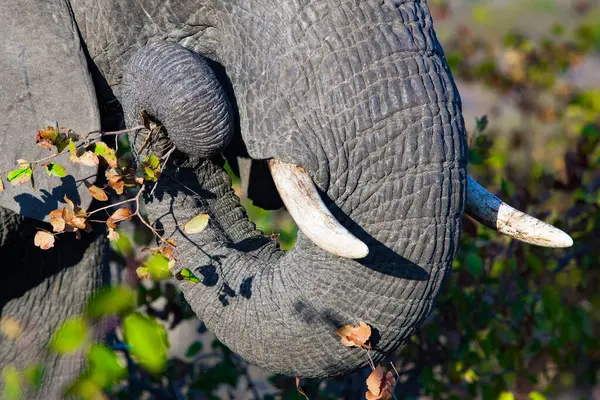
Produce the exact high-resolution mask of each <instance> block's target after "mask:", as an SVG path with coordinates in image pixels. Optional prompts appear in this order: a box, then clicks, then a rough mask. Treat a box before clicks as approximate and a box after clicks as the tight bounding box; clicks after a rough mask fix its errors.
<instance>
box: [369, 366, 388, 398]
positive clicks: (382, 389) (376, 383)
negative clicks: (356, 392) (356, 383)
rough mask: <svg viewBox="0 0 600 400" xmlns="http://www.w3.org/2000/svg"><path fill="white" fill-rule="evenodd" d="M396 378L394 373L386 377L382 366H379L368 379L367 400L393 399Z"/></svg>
mask: <svg viewBox="0 0 600 400" xmlns="http://www.w3.org/2000/svg"><path fill="white" fill-rule="evenodd" d="M395 384H396V378H394V374H392V372H391V371H390V372H388V373H387V374H385V375H384V373H383V369H382V368H381V366H377V368H375V369H374V370H373V372H371V374H370V375H369V377H368V378H367V389H368V390H367V393H365V397H366V398H367V400H389V399H391V398H392V393H393V390H394V385H395Z"/></svg>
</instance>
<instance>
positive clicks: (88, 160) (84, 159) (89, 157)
mask: <svg viewBox="0 0 600 400" xmlns="http://www.w3.org/2000/svg"><path fill="white" fill-rule="evenodd" d="M69 160H71V161H72V162H74V163H79V164H82V165H86V166H88V167H95V166H96V165H98V164H100V159H99V158H98V155H97V154H95V153H94V152H93V151H89V150H88V151H86V152H85V153H83V154H82V155H81V156H79V157H76V156H73V155H72V156H71V157H70V158H69Z"/></svg>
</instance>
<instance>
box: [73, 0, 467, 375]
mask: <svg viewBox="0 0 600 400" xmlns="http://www.w3.org/2000/svg"><path fill="white" fill-rule="evenodd" d="M70 4H71V6H72V10H73V14H74V17H75V21H76V23H77V26H78V28H79V30H80V32H81V35H82V38H83V40H84V41H85V43H86V46H87V50H88V51H89V55H90V57H91V59H92V60H93V64H91V68H92V69H93V70H94V71H95V69H96V68H97V69H98V72H99V73H100V74H97V75H95V78H96V80H95V84H96V88H97V89H98V92H99V93H98V98H100V99H101V102H100V108H101V110H103V109H104V108H103V107H104V106H105V105H109V104H114V103H115V101H114V99H113V98H112V97H111V96H112V94H113V93H114V95H115V98H116V99H117V100H119V101H120V102H121V103H122V105H123V109H124V110H125V112H126V113H127V120H128V121H129V123H130V124H135V123H137V120H138V115H137V114H138V111H139V110H140V109H147V110H161V111H160V112H162V113H164V114H163V115H165V116H170V117H171V118H172V116H173V115H174V116H178V117H176V118H175V119H174V121H175V126H169V125H167V124H166V123H165V129H166V132H167V134H166V135H163V136H161V137H160V138H159V140H157V141H156V142H155V143H153V145H152V146H151V148H150V149H152V150H155V151H157V152H160V153H161V154H162V153H164V151H165V150H166V149H167V148H168V146H169V145H170V143H171V142H172V143H175V144H179V146H180V147H178V151H177V152H175V153H173V154H172V155H171V157H170V159H169V160H170V164H169V165H168V166H167V168H166V169H165V174H164V175H163V177H161V179H160V182H159V187H158V188H157V189H156V190H155V192H154V196H152V197H147V198H146V199H145V200H146V201H147V209H148V213H149V217H150V219H151V220H152V221H156V223H157V226H159V227H163V228H164V229H165V232H166V233H165V235H167V236H172V237H173V238H175V239H176V240H177V243H178V246H177V253H178V256H177V257H178V265H177V268H184V267H186V268H190V269H192V270H193V271H194V272H195V273H196V274H197V275H198V276H200V277H201V278H202V283H200V284H197V285H191V284H188V283H185V282H184V283H181V284H180V286H181V288H182V290H183V291H184V294H185V296H186V298H187V300H188V301H189V303H190V305H191V306H192V308H193V309H194V311H195V312H196V313H197V315H198V317H199V318H201V319H203V320H204V321H205V322H206V324H207V326H208V327H209V329H211V330H212V331H214V332H215V333H216V334H217V336H218V337H219V338H220V339H221V340H222V341H223V342H224V343H225V344H227V345H228V346H230V347H231V348H232V350H234V351H236V352H238V353H239V354H241V355H242V356H243V357H245V358H247V359H248V360H250V361H251V362H254V363H257V364H258V365H260V366H262V367H265V368H267V369H268V370H270V371H272V372H279V373H284V374H288V375H291V376H303V377H322V376H329V375H337V374H343V373H348V372H351V371H353V370H355V369H357V368H359V367H361V366H364V365H366V363H367V359H366V357H365V353H364V351H362V350H359V349H349V348H346V347H343V346H341V344H340V340H339V337H337V336H336V335H335V330H336V329H337V328H338V327H340V326H341V325H344V324H357V323H358V322H359V321H365V322H367V323H368V324H370V325H371V326H372V327H373V332H374V333H373V347H374V351H373V355H374V358H375V361H378V360H381V359H382V358H383V357H384V356H385V355H386V354H389V353H390V352H391V351H392V350H394V349H395V348H397V347H398V346H399V345H400V344H402V342H403V341H404V340H406V339H407V338H408V337H409V335H410V334H411V333H412V332H413V331H414V329H415V328H416V327H417V326H418V325H419V323H421V322H422V321H423V320H424V319H425V317H426V316H427V315H428V314H429V312H430V311H431V308H432V306H433V304H434V302H435V298H436V296H437V294H438V292H439V290H440V287H441V285H442V283H443V281H444V278H445V277H446V276H447V274H448V273H449V271H450V267H451V265H452V260H453V258H454V255H455V252H456V248H457V245H458V239H459V236H460V231H461V218H462V214H463V210H464V202H465V188H466V178H467V176H466V164H467V145H466V141H465V132H464V123H463V119H462V115H461V105H460V98H459V96H458V93H457V90H456V87H455V85H454V82H453V80H452V77H451V75H450V71H449V69H448V66H447V64H446V61H445V59H444V55H443V51H442V49H441V47H440V45H439V43H438V41H437V39H436V36H435V33H434V31H433V27H432V21H431V16H430V13H429V9H428V6H427V4H426V2H425V1H424V0H419V1H391V0H381V1H373V0H322V1H308V0H284V1H282V0H278V1H274V0H271V1H269V0H253V1H251V0H239V1H238V0H200V1H183V0H180V1H171V2H165V1H162V0H146V1H143V2H139V1H134V0H118V1H117V0H93V1H91V0H71V2H70ZM163 42H174V43H175V44H171V45H164V43H163ZM181 46H183V47H185V48H187V49H189V50H191V51H193V52H195V53H197V54H202V55H204V56H206V58H200V57H198V56H197V55H194V54H193V53H191V52H187V53H186V50H183V49H182V48H181ZM207 66H209V67H210V69H212V72H211V71H210V69H207ZM190 71H192V72H190ZM203 71H204V72H203ZM140 74H145V75H144V76H147V77H149V78H148V79H146V80H144V81H143V82H141V81H138V80H136V79H139V76H140ZM199 74H200V75H199ZM165 82H168V84H165ZM215 82H218V83H220V85H223V88H222V89H221V88H220V86H219V85H215ZM109 86H110V88H109ZM223 93H225V94H226V98H224V97H223ZM175 100H177V101H175ZM198 101H201V102H202V103H198V104H197V107H196V108H197V112H198V114H197V115H196V114H193V112H194V111H193V110H189V109H187V108H185V107H184V105H186V104H188V102H192V104H193V102H198ZM211 110H220V111H219V112H215V114H211ZM155 112H157V111H155ZM190 113H192V114H190ZM211 115H212V117H211ZM102 117H103V118H104V117H105V115H102ZM154 117H155V118H157V119H159V120H160V119H161V118H164V117H162V116H161V117H159V116H156V115H155V116H154ZM221 117H223V118H224V119H221ZM107 118H110V117H107ZM230 118H231V119H230ZM211 121H220V122H219V123H211ZM187 122H190V124H188V125H186V123H187ZM226 126H229V127H230V128H225V129H222V128H223V127H226ZM199 128H201V131H198V129H199ZM227 129H233V132H234V133H235V134H236V136H235V137H234V139H233V140H234V142H232V145H231V146H230V147H231V148H233V150H232V149H228V151H233V152H234V155H239V154H244V152H245V151H247V155H249V156H250V157H252V158H254V159H257V160H264V159H269V158H278V159H281V160H283V161H286V162H290V163H294V164H298V165H301V166H303V167H305V168H306V169H307V170H308V171H309V173H310V175H311V176H312V178H313V180H314V182H315V183H316V185H317V186H318V188H319V190H320V191H321V195H322V197H323V199H324V201H325V203H326V204H327V205H328V207H329V209H330V210H331V211H332V212H333V214H334V215H335V216H336V217H337V219H338V220H339V221H340V222H341V223H342V224H343V225H344V226H345V227H346V228H347V229H349V230H350V231H351V232H352V233H353V234H354V235H356V236H357V237H358V238H360V239H361V240H363V241H364V242H365V243H366V244H367V245H368V246H369V249H370V254H369V256H368V257H367V258H365V259H361V260H350V259H343V258H340V257H337V256H333V255H331V254H329V253H326V252H324V251H323V250H321V249H319V248H318V247H316V246H315V245H314V244H312V243H311V242H310V241H309V240H307V238H306V237H305V236H304V235H302V234H301V233H300V234H299V235H298V240H297V243H296V245H295V246H294V247H293V249H292V250H290V251H288V252H283V251H281V250H280V249H279V248H278V246H277V244H276V243H275V242H274V241H272V240H270V239H269V238H266V237H264V236H263V235H262V233H261V232H260V231H258V230H257V229H256V227H255V226H254V224H252V223H251V222H249V221H248V220H247V218H246V214H245V211H244V210H243V208H242V207H241V206H240V205H239V200H238V199H237V197H236V196H235V194H234V193H233V191H232V190H231V182H230V180H229V178H228V177H227V174H226V173H225V172H224V170H223V169H222V165H223V160H222V159H221V156H220V155H219V154H218V152H217V150H219V149H218V147H219V146H220V145H218V146H216V147H217V148H211V149H209V151H207V149H206V148H203V147H202V145H196V144H194V143H195V142H196V139H197V137H202V135H207V137H209V136H210V135H216V136H215V137H214V143H221V144H222V145H224V144H225V143H227V140H228V139H227V137H226V136H227V133H224V132H227ZM240 136H241V140H240ZM140 139H141V138H139V137H134V138H133V140H134V142H135V143H137V145H139V143H140ZM181 143H184V145H183V147H181ZM207 154H213V157H212V158H210V159H207V158H206V157H207ZM249 185H250V186H252V185H254V183H253V182H250V183H249ZM275 203H276V202H275ZM200 212H208V213H209V214H210V215H211V223H210V226H209V228H207V229H206V230H205V231H204V232H203V233H201V234H199V235H194V236H187V235H185V234H184V233H183V232H181V230H180V229H178V226H179V225H180V224H182V223H185V222H186V221H187V220H188V219H189V218H191V217H193V216H195V215H197V214H198V213H200Z"/></svg>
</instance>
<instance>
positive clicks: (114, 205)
mask: <svg viewBox="0 0 600 400" xmlns="http://www.w3.org/2000/svg"><path fill="white" fill-rule="evenodd" d="M142 187H143V186H142ZM140 192H141V190H140ZM138 195H139V193H138ZM138 195H136V196H135V197H132V198H131V199H127V200H123V201H120V202H118V203H114V204H109V205H107V206H106V207H101V208H98V209H96V210H94V211H90V212H89V213H88V215H87V216H88V217H89V216H90V215H92V214H95V213H97V212H98V211H102V210H108V209H109V208H112V207H116V206H120V205H121V204H125V203H131V202H133V201H136V200H137V197H138Z"/></svg>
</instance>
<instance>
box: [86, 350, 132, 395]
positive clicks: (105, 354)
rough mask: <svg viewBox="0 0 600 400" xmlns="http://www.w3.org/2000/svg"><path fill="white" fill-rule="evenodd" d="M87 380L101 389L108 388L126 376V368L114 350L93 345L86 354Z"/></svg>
mask: <svg viewBox="0 0 600 400" xmlns="http://www.w3.org/2000/svg"><path fill="white" fill-rule="evenodd" d="M88 366H89V371H88V373H87V376H88V378H90V379H91V380H92V381H94V382H95V383H96V384H98V386H100V387H102V388H105V389H106V388H109V387H110V386H112V385H114V384H115V383H117V382H119V381H120V380H121V379H123V378H125V377H126V376H127V367H126V366H125V365H124V363H123V362H122V361H121V360H119V357H118V356H117V353H116V352H115V351H114V350H111V349H109V348H108V347H106V346H104V345H101V344H94V345H92V347H91V348H90V351H89V353H88Z"/></svg>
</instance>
